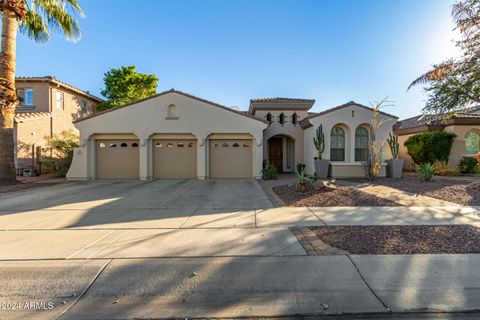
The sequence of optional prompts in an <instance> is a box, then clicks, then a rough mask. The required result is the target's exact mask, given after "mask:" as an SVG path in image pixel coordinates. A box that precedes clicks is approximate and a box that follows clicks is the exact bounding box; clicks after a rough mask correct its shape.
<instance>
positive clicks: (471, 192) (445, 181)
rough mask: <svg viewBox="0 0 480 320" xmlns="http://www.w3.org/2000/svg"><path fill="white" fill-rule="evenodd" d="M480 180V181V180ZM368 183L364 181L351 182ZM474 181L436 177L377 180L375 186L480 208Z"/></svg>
mask: <svg viewBox="0 0 480 320" xmlns="http://www.w3.org/2000/svg"><path fill="white" fill-rule="evenodd" d="M479 180H480V179H479ZM351 181H356V182H367V181H366V180H364V179H356V180H351ZM472 182H473V180H472V179H461V178H448V177H435V178H434V180H433V181H429V182H427V181H424V180H422V179H420V178H419V177H403V178H401V179H391V178H383V179H377V180H376V181H375V182H374V184H375V185H384V186H389V187H392V188H397V189H400V190H403V191H406V192H410V193H413V194H420V195H424V196H428V197H432V198H436V199H440V200H445V201H450V202H454V203H457V204H460V205H469V206H480V188H475V187H473V184H472Z"/></svg>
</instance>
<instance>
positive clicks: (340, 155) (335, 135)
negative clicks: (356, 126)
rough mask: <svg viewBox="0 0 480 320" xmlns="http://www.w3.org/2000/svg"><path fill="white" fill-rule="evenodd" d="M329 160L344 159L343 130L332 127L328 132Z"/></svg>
mask: <svg viewBox="0 0 480 320" xmlns="http://www.w3.org/2000/svg"><path fill="white" fill-rule="evenodd" d="M330 160H331V161H345V131H344V130H343V129H342V128H340V127H333V128H332V131H331V133H330Z"/></svg>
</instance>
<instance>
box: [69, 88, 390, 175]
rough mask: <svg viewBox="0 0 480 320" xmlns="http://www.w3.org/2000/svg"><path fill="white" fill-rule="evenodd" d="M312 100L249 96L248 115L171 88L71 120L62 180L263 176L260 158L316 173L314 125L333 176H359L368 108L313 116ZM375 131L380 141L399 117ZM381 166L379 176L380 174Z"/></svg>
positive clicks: (352, 104) (345, 107)
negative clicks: (72, 141)
mask: <svg viewBox="0 0 480 320" xmlns="http://www.w3.org/2000/svg"><path fill="white" fill-rule="evenodd" d="M314 103H315V100H311V99H291V98H264V99H253V100H251V101H250V107H249V110H248V111H247V112H242V111H238V110H234V109H231V108H228V107H225V106H222V105H220V104H218V103H214V102H211V101H208V100H205V99H202V98H198V97H195V96H192V95H190V94H187V93H183V92H181V91H177V90H174V89H171V90H169V91H165V92H162V93H159V94H156V95H154V96H152V97H149V98H147V99H144V100H141V101H138V102H135V103H132V104H129V105H125V106H122V107H118V108H115V109H111V110H107V111H104V112H99V113H96V114H94V115H91V116H89V117H86V118H83V119H80V120H78V121H75V126H76V127H77V128H78V130H79V131H80V146H79V148H77V149H75V152H74V158H73V162H72V165H71V168H70V171H69V172H68V175H67V178H68V179H70V180H86V179H142V180H146V179H162V178H197V179H206V178H257V179H258V178H261V172H262V167H263V164H264V160H266V161H269V162H270V163H272V164H273V165H275V166H276V167H277V168H278V169H279V170H280V171H283V172H293V171H295V170H296V165H297V164H305V166H306V169H305V171H306V173H308V174H313V172H314V157H316V155H317V151H316V149H315V146H314V143H313V137H314V135H315V130H316V129H317V128H318V126H319V125H322V126H323V132H324V134H325V140H326V143H325V151H324V154H323V158H324V159H329V160H330V161H331V175H332V176H334V177H360V176H363V175H364V171H363V167H362V163H361V160H362V159H361V156H362V155H363V154H364V152H363V150H364V149H365V148H366V144H367V143H368V132H367V130H366V128H367V127H368V125H369V123H370V119H371V117H372V114H373V112H372V109H371V108H368V107H366V106H363V105H360V104H358V103H355V102H353V101H351V102H348V103H346V104H344V105H341V106H338V107H335V108H332V109H329V110H325V111H323V112H320V113H312V112H309V110H310V109H311V108H312V106H313V104H314ZM379 117H380V118H382V119H385V120H387V122H386V123H385V125H384V126H383V127H382V128H381V129H380V130H379V131H378V132H377V135H378V137H377V141H382V140H384V139H385V138H386V137H387V136H388V133H389V132H392V127H393V125H394V124H395V122H396V121H397V117H395V116H392V115H389V114H387V113H383V112H382V113H381V114H380V116H379ZM385 171H386V170H385V165H383V167H382V170H381V173H380V175H381V176H385Z"/></svg>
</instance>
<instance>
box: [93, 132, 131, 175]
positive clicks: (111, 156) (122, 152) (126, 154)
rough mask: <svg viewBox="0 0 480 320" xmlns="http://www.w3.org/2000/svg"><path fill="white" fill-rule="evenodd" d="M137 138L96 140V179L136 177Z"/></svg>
mask: <svg viewBox="0 0 480 320" xmlns="http://www.w3.org/2000/svg"><path fill="white" fill-rule="evenodd" d="M138 149H139V147H138V140H96V171H97V179H138V177H139V172H138V171H139V152H138Z"/></svg>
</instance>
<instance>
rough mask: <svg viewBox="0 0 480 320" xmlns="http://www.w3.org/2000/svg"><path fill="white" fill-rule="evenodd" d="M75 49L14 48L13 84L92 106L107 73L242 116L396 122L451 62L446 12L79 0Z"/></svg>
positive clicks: (445, 0)
mask: <svg viewBox="0 0 480 320" xmlns="http://www.w3.org/2000/svg"><path fill="white" fill-rule="evenodd" d="M80 3H81V4H82V6H83V8H84V10H85V13H86V16H85V17H84V18H82V19H80V24H81V28H82V30H83V37H82V39H81V41H80V42H78V43H76V44H74V43H71V42H67V41H65V40H63V39H62V38H61V37H60V36H54V37H53V38H52V41H51V42H49V43H48V44H46V45H37V44H35V43H34V42H33V41H31V40H29V39H27V38H26V37H25V36H23V35H19V37H18V46H17V75H24V76H26V75H32V76H41V75H53V76H56V77H57V78H58V79H60V80H62V81H65V82H68V83H71V84H72V85H75V86H77V87H80V88H82V89H84V90H89V91H90V92H92V93H93V94H96V95H100V90H101V88H102V86H103V74H104V73H105V72H106V71H107V70H108V69H109V68H111V67H118V66H122V65H136V66H137V69H138V70H139V71H140V72H144V73H155V74H156V75H157V76H158V77H159V79H160V81H159V87H158V91H164V90H167V89H170V88H175V89H178V90H182V91H185V92H188V93H191V94H194V95H197V96H200V97H202V98H205V99H209V100H212V101H215V102H218V103H221V104H224V105H226V106H239V107H240V108H241V109H244V110H245V109H247V108H248V104H249V99H250V98H259V97H275V96H281V97H298V98H314V99H316V103H315V106H314V109H313V110H314V111H320V110H324V109H327V108H331V107H334V106H337V105H339V104H343V103H345V102H347V101H350V100H354V101H357V102H360V103H364V104H368V103H369V102H373V101H378V100H381V99H382V98H384V97H386V96H388V97H389V99H390V100H393V101H394V104H395V106H394V107H390V108H388V109H386V110H385V111H386V112H390V113H394V114H396V115H398V116H400V118H405V117H409V116H413V115H416V114H418V113H419V112H420V111H421V108H422V107H423V106H424V100H425V96H424V94H423V93H422V90H421V88H420V87H418V88H415V89H413V90H411V91H409V92H406V88H407V87H408V85H409V83H410V82H411V81H412V80H413V79H415V78H416V77H417V76H418V75H420V74H421V73H422V72H424V71H426V70H427V69H429V68H430V67H431V65H432V64H433V63H438V62H441V61H442V60H444V59H445V58H449V57H452V56H454V55H457V54H458V52H457V51H456V49H455V47H454V44H453V43H452V40H451V39H452V38H453V37H454V36H455V33H454V32H453V31H452V29H453V24H452V22H451V17H450V9H451V5H452V3H453V1H449V0H421V1H419V0H396V1H393V0H389V1H386V0H385V1H384V0H376V1H366V0H365V1H361V0H350V1H337V0H335V1H313V0H312V1H300V0H291V1H289V0H275V1H274V0H260V1H254V0H250V1H248V0H238V1H234V0H229V1H227V0H224V1H220V0H215V1H209V0H196V1H194V0H188V1H187V0H185V1H182V0H175V1H154V0H150V1H147V0H137V1H135V5H133V6H132V2H131V1H126V0H101V1H96V0H80Z"/></svg>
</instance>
